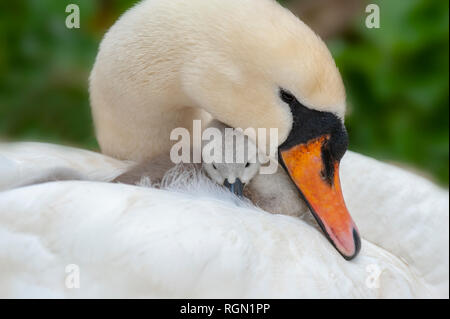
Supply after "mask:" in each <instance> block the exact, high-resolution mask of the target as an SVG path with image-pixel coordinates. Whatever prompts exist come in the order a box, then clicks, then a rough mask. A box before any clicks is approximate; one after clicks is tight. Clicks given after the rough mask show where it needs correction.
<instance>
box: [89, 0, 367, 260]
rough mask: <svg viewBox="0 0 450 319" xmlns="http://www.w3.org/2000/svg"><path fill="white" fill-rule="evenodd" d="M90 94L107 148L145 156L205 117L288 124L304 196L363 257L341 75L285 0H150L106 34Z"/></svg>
mask: <svg viewBox="0 0 450 319" xmlns="http://www.w3.org/2000/svg"><path fill="white" fill-rule="evenodd" d="M90 98H91V106H92V114H93V118H94V123H95V128H96V135H97V139H98V142H99V144H100V147H101V149H102V152H103V153H104V154H107V155H110V156H113V157H116V158H120V159H130V160H134V161H137V162H140V161H143V160H145V159H149V158H153V157H155V156H158V155H161V154H167V153H169V150H170V148H171V145H172V144H171V142H170V141H169V136H170V133H171V131H172V130H173V129H174V128H178V127H183V128H191V126H192V121H193V120H194V119H203V120H208V119H210V117H211V116H212V117H213V118H215V119H217V120H219V121H221V122H223V123H226V124H227V125H229V126H231V127H236V128H237V127H241V128H253V129H255V130H256V129H266V134H267V135H269V132H270V128H276V129H278V141H276V142H277V145H278V157H279V159H280V160H281V164H282V166H283V167H284V168H285V169H286V171H287V172H288V174H289V176H290V177H291V179H292V181H293V183H294V184H295V185H296V186H297V188H298V190H299V194H300V196H302V198H304V199H305V202H306V203H307V205H308V207H309V208H310V210H311V212H312V214H313V215H314V217H315V218H316V219H317V221H318V223H319V225H320V226H321V228H322V229H323V231H324V233H325V235H326V236H327V238H328V239H329V240H330V242H331V243H332V244H333V246H334V247H335V248H336V249H337V250H338V251H339V252H340V253H341V255H342V256H343V257H344V258H346V259H352V258H354V257H355V256H356V255H357V254H358V251H359V249H360V239H359V234H358V231H357V227H356V225H355V224H354V222H353V220H352V218H351V216H350V214H349V213H348V211H347V208H346V206H345V203H344V199H343V196H342V190H341V187H340V181H339V174H338V169H339V161H340V159H341V158H342V156H343V154H344V152H345V151H346V149H347V144H348V138H347V133H346V131H345V127H344V125H343V117H344V112H345V90H344V86H343V83H342V79H341V77H340V74H339V71H338V70H337V68H336V65H335V63H334V60H333V58H332V57H331V55H330V53H329V51H328V49H327V47H326V46H325V44H324V43H323V42H322V41H321V40H320V39H319V37H318V36H317V35H316V34H314V32H313V31H311V30H310V29H309V28H308V27H307V26H306V25H305V24H304V23H302V22H301V21H300V20H299V19H298V18H296V17H295V16H294V15H293V14H292V13H291V12H290V11H288V10H287V9H285V8H283V7H282V6H280V5H279V4H277V3H276V2H275V1H273V0H228V1H222V0H192V1H184V0H146V1H142V2H140V3H139V4H138V5H136V6H135V7H133V8H132V9H130V10H129V11H127V12H126V13H125V14H124V15H123V16H122V17H121V18H120V19H119V20H118V21H117V22H116V23H115V24H114V25H113V26H112V27H111V28H110V30H109V31H108V32H107V33H106V35H105V37H104V38H103V40H102V42H101V44H100V49H99V52H98V55H97V58H96V61H95V64H94V67H93V70H92V72H91V76H90ZM268 137H269V136H268ZM180 209H182V208H180Z"/></svg>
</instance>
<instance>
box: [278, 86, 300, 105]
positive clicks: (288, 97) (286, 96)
mask: <svg viewBox="0 0 450 319" xmlns="http://www.w3.org/2000/svg"><path fill="white" fill-rule="evenodd" d="M280 98H281V100H282V101H283V102H285V103H287V104H292V103H294V102H295V101H297V99H296V98H295V96H294V95H293V94H291V93H289V92H288V91H286V90H284V89H280Z"/></svg>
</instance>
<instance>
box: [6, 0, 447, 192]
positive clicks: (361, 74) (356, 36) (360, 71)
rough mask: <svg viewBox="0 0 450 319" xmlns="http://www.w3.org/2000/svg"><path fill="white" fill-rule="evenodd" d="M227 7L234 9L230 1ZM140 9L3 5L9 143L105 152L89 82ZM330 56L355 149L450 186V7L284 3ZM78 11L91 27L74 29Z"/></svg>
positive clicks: (111, 3) (54, 2)
mask: <svg viewBox="0 0 450 319" xmlns="http://www.w3.org/2000/svg"><path fill="white" fill-rule="evenodd" d="M224 1H226V0H224ZM135 2H136V1H135V0H78V1H77V0H68V1H63V0H19V1H8V2H7V1H1V2H0V137H2V138H3V139H7V140H38V141H46V142H52V143H61V144H68V145H73V146H79V147H84V148H89V149H94V150H98V145H97V143H96V141H95V137H94V134H93V125H92V119H91V116H90V110H89V96H88V87H87V83H88V76H89V71H90V68H91V66H92V65H93V62H94V59H95V55H96V50H97V47H98V44H99V41H100V40H101V37H102V35H103V34H104V32H105V31H106V30H107V29H108V27H109V26H110V25H111V24H112V23H113V22H114V21H115V19H117V17H118V16H119V15H120V14H121V13H123V12H124V11H125V10H126V9H127V8H129V7H131V6H132V5H133V4H134V3H135ZM280 2H282V4H283V5H285V6H287V7H289V8H290V9H291V10H292V11H293V12H294V13H295V14H296V15H298V16H299V17H301V18H302V19H303V20H304V21H305V22H306V23H307V24H309V25H310V26H311V27H312V28H313V29H314V30H315V31H316V32H317V33H319V34H320V35H321V36H322V37H323V39H324V40H325V41H326V42H327V44H328V46H329V47H330V49H331V51H332V53H333V55H334V57H335V59H336V63H337V65H338V67H339V69H340V71H341V73H342V76H343V78H344V82H345V84H346V89H347V94H348V115H347V118H346V125H347V128H348V131H349V135H350V148H351V149H352V150H354V151H357V152H360V153H363V154H367V155H370V156H373V157H375V158H379V159H382V160H387V161H390V162H393V163H396V164H399V165H401V166H405V167H409V168H413V169H415V170H417V171H418V172H422V173H423V174H425V175H426V176H428V177H431V178H432V179H433V180H435V181H437V182H438V183H440V184H441V185H444V186H448V181H449V106H448V103H449V93H448V92H449V90H448V89H449V73H448V71H449V64H448V58H449V42H448V40H449V2H448V1H445V0H396V1H392V0H384V1H370V3H376V4H378V5H379V7H380V10H381V28H380V29H367V28H366V27H365V23H364V21H365V18H366V16H367V14H366V13H365V7H366V5H367V3H366V2H365V1H363V0H339V1H335V0H290V1H289V0H288V1H280ZM69 3H75V4H78V5H79V7H80V11H81V28H80V29H67V28H66V27H65V18H66V16H67V13H65V8H66V6H67V5H68V4H69Z"/></svg>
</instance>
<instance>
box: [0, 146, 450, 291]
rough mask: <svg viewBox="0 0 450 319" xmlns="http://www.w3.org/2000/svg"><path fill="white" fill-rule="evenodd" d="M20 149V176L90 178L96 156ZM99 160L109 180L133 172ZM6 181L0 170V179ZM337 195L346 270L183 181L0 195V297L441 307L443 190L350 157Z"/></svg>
mask: <svg viewBox="0 0 450 319" xmlns="http://www.w3.org/2000/svg"><path fill="white" fill-rule="evenodd" d="M22 146H24V147H25V146H26V149H27V151H28V153H29V154H30V155H31V154H33V153H34V152H36V154H38V155H39V156H40V157H41V158H42V161H41V162H40V164H39V165H36V163H35V161H34V160H33V157H32V156H30V157H29V158H28V159H25V160H24V157H23V154H20V152H19V153H18V155H17V158H15V153H14V152H10V151H8V152H7V153H6V152H3V150H4V149H5V148H1V149H0V150H1V151H2V152H0V154H1V156H2V158H3V159H7V160H9V161H16V160H18V159H21V160H22V165H23V167H24V168H25V167H28V168H30V169H29V170H28V172H34V171H39V170H40V168H41V167H45V165H46V162H51V161H55V160H57V161H59V160H60V159H61V158H65V157H66V156H67V157H69V158H71V157H72V158H73V156H74V155H75V154H76V153H77V152H79V153H80V156H81V157H83V158H85V159H86V162H85V163H84V164H83V165H82V166H83V169H84V170H85V172H87V171H89V170H94V167H96V163H99V162H98V161H99V160H101V158H102V157H103V155H99V154H95V153H91V152H85V151H81V150H74V149H69V148H59V147H56V148H54V147H53V146H49V145H46V144H39V143H33V144H29V143H25V144H22V145H21V143H18V144H16V145H15V147H14V148H15V149H17V150H20V149H24V148H22ZM48 149H54V150H56V149H58V150H59V153H58V155H57V153H56V152H55V153H53V154H50V153H47V154H46V153H44V152H42V151H43V150H48ZM66 151H67V153H66ZM56 155H57V156H56ZM55 156H56V157H57V158H55ZM45 158H47V160H45ZM90 158H91V159H92V161H91V160H90ZM105 162H109V163H110V164H112V165H111V166H110V167H109V168H108V170H109V171H110V174H107V172H106V171H104V176H106V177H107V179H110V178H111V176H112V175H115V174H119V172H121V171H123V167H124V166H126V165H129V163H120V161H115V160H113V161H111V162H110V161H109V158H108V157H106V158H105ZM2 163H5V161H3V162H2ZM89 163H90V164H89ZM72 164H73V165H75V166H77V165H78V164H77V163H76V162H72ZM116 164H117V165H116ZM67 167H69V168H70V167H71V166H70V165H69V166H67ZM72 168H73V167H72ZM369 168H370V169H369ZM7 169H8V167H7V166H3V165H0V176H4V175H5V174H7V173H8V172H7V171H6V170H7ZM78 169H79V167H76V170H78ZM362 173H364V174H365V176H366V178H367V180H366V181H361V180H360V179H359V178H358V177H359V174H362ZM179 175H180V174H177V175H175V176H179ZM342 185H343V189H344V195H345V196H346V198H349V200H348V205H349V208H350V209H352V212H353V214H354V217H355V219H356V220H357V222H358V223H359V224H360V227H361V230H362V232H363V234H364V238H363V246H362V247H363V248H362V251H361V254H360V256H359V257H358V258H357V259H356V260H354V261H353V262H350V263H349V262H347V261H345V260H344V259H342V258H339V255H338V253H337V252H336V251H335V250H334V249H332V248H331V247H330V246H329V244H328V242H327V240H326V239H325V238H324V236H322V234H321V233H320V232H319V231H317V230H316V229H315V228H313V227H311V226H310V225H309V224H307V223H305V222H304V221H302V220H301V219H298V218H293V217H290V216H282V215H273V214H269V213H266V212H264V211H262V210H260V209H258V208H255V207H254V206H252V205H250V203H248V202H245V201H240V200H237V198H236V197H235V196H233V195H232V194H231V193H230V192H228V191H227V190H225V189H223V188H222V187H218V186H217V184H216V183H212V182H211V181H210V180H209V179H207V178H201V177H199V178H198V179H197V180H196V182H195V183H185V181H184V178H183V177H182V176H181V177H180V178H179V179H177V178H174V182H173V183H170V184H168V185H167V189H154V188H145V187H137V186H131V185H123V184H112V183H104V182H95V181H65V182H50V183H45V184H39V185H32V186H26V187H19V188H14V189H9V190H7V191H3V192H1V193H0V212H1V214H0V234H1V235H0V236H1V240H0V243H1V244H0V245H2V248H1V249H0V254H1V256H0V260H2V263H1V265H2V271H1V272H0V283H1V284H0V295H1V296H3V297H69V298H70V297H74V298H76V297H205V298H206V297H255V298H256V297H331V298H337V297H344V298H351V297H354V298H362V297H370V298H389V297H393V298H408V297H441V298H448V232H449V230H448V192H447V191H445V190H442V189H440V188H438V187H436V186H435V185H433V184H432V183H430V182H428V181H427V180H425V179H424V178H422V177H419V176H416V175H414V174H411V173H409V172H406V171H403V170H401V169H399V168H396V167H393V166H391V165H387V164H384V163H380V162H378V161H376V160H373V159H370V158H367V157H365V156H362V155H359V154H356V153H353V152H348V153H347V154H346V155H345V156H344V158H343V160H342ZM399 185H401V187H402V188H401V190H400V192H399V189H398V188H399ZM397 193H398V194H399V196H393V195H392V194H397ZM24 198H26V200H23V199H24ZM186 203H189V205H186ZM179 207H184V209H183V210H180V209H179ZM400 210H401V213H400V212H399V211H400ZM380 223H381V224H382V227H379V225H380ZM424 238H426V240H424ZM405 239H406V240H405ZM199 247H201V249H199ZM69 264H77V265H78V266H79V267H80V276H81V283H80V285H81V286H80V289H67V288H66V287H65V282H64V279H65V276H66V275H67V274H66V273H65V267H66V266H67V265H69ZM371 267H375V269H379V270H380V271H381V273H380V277H379V281H378V284H379V288H374V287H373V286H371V285H370V283H369V285H367V283H368V281H370V275H371V271H373V268H371ZM274 287H276V289H275V288H274Z"/></svg>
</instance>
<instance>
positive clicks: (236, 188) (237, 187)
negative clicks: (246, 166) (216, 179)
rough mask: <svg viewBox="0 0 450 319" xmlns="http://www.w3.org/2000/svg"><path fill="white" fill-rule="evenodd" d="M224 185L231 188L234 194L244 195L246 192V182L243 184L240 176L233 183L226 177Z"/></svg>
mask: <svg viewBox="0 0 450 319" xmlns="http://www.w3.org/2000/svg"><path fill="white" fill-rule="evenodd" d="M223 186H225V187H226V188H228V189H229V190H230V192H232V193H233V194H235V195H237V196H239V197H242V196H243V194H244V184H242V182H241V180H240V179H239V178H236V180H235V181H234V183H233V184H230V183H229V182H228V179H226V180H225V182H223Z"/></svg>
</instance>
